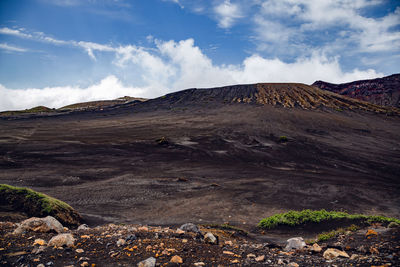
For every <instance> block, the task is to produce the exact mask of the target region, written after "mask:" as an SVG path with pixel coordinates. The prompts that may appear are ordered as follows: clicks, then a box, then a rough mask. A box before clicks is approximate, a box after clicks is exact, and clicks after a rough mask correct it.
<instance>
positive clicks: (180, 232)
mask: <svg viewBox="0 0 400 267" xmlns="http://www.w3.org/2000/svg"><path fill="white" fill-rule="evenodd" d="M175 233H177V234H178V235H183V234H184V233H185V231H183V230H181V229H177V230H176V232H175Z"/></svg>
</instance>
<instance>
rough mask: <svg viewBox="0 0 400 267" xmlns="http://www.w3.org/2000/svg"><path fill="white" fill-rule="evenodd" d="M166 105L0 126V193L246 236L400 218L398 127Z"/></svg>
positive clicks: (386, 119) (206, 100) (90, 215)
mask: <svg viewBox="0 0 400 267" xmlns="http://www.w3.org/2000/svg"><path fill="white" fill-rule="evenodd" d="M313 90H314V89H313ZM183 92H185V91H183ZM188 92H190V91H186V92H185V93H184V94H186V95H187V93H188ZM180 94H183V93H180ZM236 95H238V93H236ZM176 96H177V95H176V94H175V95H174V94H173V95H167V97H168V99H172V100H173V101H172V100H171V101H167V100H165V98H166V97H163V98H159V99H156V100H149V101H148V102H145V103H141V104H136V105H135V106H133V107H131V106H121V107H119V108H113V109H104V110H102V111H87V112H77V113H71V114H64V115H52V116H49V117H46V116H33V117H32V116H27V117H26V116H25V117H24V116H22V117H17V118H4V119H1V120H0V168H1V170H2V171H1V172H0V183H6V184H11V185H16V186H27V187H31V188H33V189H34V190H37V191H40V192H43V193H46V194H48V195H51V196H53V197H56V198H58V199H61V200H63V201H65V202H67V203H69V204H70V205H71V206H73V207H74V208H76V209H77V210H78V211H79V212H80V213H81V214H82V215H83V216H84V218H85V219H86V220H87V222H89V224H99V223H103V222H127V223H145V224H150V225H178V224H181V223H185V222H188V221H190V222H194V223H223V222H229V223H231V224H233V225H240V226H241V227H244V228H252V227H254V226H255V225H256V224H257V223H258V222H259V220H260V219H262V218H263V217H266V216H269V215H272V214H274V213H277V212H282V211H287V210H289V209H296V210H298V209H305V208H311V209H321V208H324V209H328V210H346V211H348V212H355V213H366V214H383V215H387V216H393V217H400V194H399V192H400V190H399V189H400V188H399V187H400V183H399V179H400V178H399V173H400V118H399V116H387V115H385V114H375V113H373V112H370V111H360V110H358V111H357V110H355V111H349V110H347V109H346V108H345V109H343V110H342V109H330V108H329V107H323V106H321V105H320V104H318V105H316V106H315V109H314V110H305V109H303V108H301V107H294V108H285V107H283V106H282V105H278V104H276V105H275V106H273V105H270V104H267V105H261V104H259V103H251V101H247V102H250V103H243V102H244V101H241V103H237V102H238V101H234V102H233V103H232V102H229V101H228V102H227V101H225V100H224V99H222V98H217V99H215V98H211V97H202V98H201V101H195V99H194V100H193V99H191V100H190V101H184V97H180V98H179V97H178V98H176ZM178 96H179V94H178ZM174 97H175V98H174ZM233 97H234V96H233ZM333 97H335V96H333ZM242 99H243V98H242ZM339 100H340V101H348V102H349V101H350V100H346V99H345V98H340V99H339ZM349 103H350V102H349ZM360 103H361V102H360ZM357 105H358V104H357ZM360 105H364V104H362V103H361V104H360ZM294 106H296V105H294ZM280 136H286V137H287V138H288V142H281V141H280ZM163 137H164V140H165V141H164V142H161V143H160V142H157V140H159V139H162V138H163Z"/></svg>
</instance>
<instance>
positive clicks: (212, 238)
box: [204, 233, 218, 244]
mask: <svg viewBox="0 0 400 267" xmlns="http://www.w3.org/2000/svg"><path fill="white" fill-rule="evenodd" d="M204 242H206V243H208V244H218V240H217V238H216V237H215V236H214V235H213V234H212V233H207V234H206V235H205V236H204Z"/></svg>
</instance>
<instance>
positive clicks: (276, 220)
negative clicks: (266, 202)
mask: <svg viewBox="0 0 400 267" xmlns="http://www.w3.org/2000/svg"><path fill="white" fill-rule="evenodd" d="M340 219H348V220H360V221H363V222H368V223H374V222H380V223H387V224H389V223H391V222H396V223H400V220H398V219H395V218H388V217H384V216H375V215H373V216H370V215H363V214H349V213H346V212H340V211H326V210H309V209H306V210H302V211H293V210H292V211H288V212H285V213H279V214H275V215H273V216H270V217H267V218H265V219H262V220H261V221H260V222H259V224H258V226H259V227H261V228H266V229H273V228H276V227H278V226H298V225H304V224H306V223H320V222H324V221H331V220H340Z"/></svg>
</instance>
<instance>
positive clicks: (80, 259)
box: [78, 257, 90, 262]
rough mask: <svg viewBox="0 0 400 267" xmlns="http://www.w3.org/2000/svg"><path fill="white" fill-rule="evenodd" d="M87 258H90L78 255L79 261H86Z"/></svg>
mask: <svg viewBox="0 0 400 267" xmlns="http://www.w3.org/2000/svg"><path fill="white" fill-rule="evenodd" d="M88 260H90V259H89V258H88V257H80V258H79V260H78V261H79V262H81V261H88Z"/></svg>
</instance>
